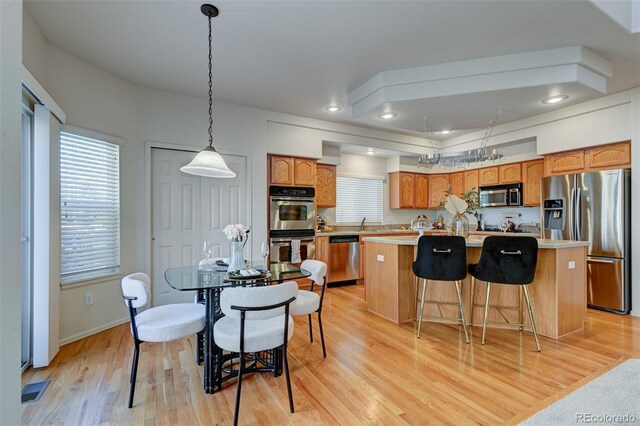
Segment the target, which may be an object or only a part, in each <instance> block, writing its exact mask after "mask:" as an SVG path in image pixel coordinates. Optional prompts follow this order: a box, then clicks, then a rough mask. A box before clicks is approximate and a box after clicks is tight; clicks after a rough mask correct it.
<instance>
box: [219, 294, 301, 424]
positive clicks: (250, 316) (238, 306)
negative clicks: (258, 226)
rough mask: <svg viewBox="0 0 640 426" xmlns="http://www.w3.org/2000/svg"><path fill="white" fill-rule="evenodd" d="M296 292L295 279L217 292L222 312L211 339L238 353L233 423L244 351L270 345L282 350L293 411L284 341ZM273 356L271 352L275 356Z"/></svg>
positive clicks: (290, 329)
mask: <svg viewBox="0 0 640 426" xmlns="http://www.w3.org/2000/svg"><path fill="white" fill-rule="evenodd" d="M297 294H298V284H296V283H295V282H287V283H283V284H278V285H272V286H266V287H232V288H226V289H225V290H224V291H223V292H222V293H221V294H220V308H221V309H222V313H223V314H224V315H225V316H224V317H222V318H220V319H219V320H218V321H216V323H215V325H214V327H213V336H214V340H215V343H216V345H217V346H218V347H219V348H220V349H222V350H226V351H229V352H234V353H237V354H238V355H239V358H240V361H239V366H238V384H237V386H238V390H237V394H236V405H235V411H234V415H233V424H234V425H237V424H238V413H239V410H240V394H241V390H242V374H243V372H244V369H245V354H247V353H250V352H262V351H267V350H271V349H276V350H279V351H281V353H282V359H283V361H284V372H285V377H286V381H287V392H288V394H289V408H290V410H291V412H292V413H293V411H294V410H293V396H292V394H291V378H290V377H289V362H288V359H287V343H288V341H289V339H291V336H293V319H292V318H291V316H290V315H289V307H290V304H291V303H292V302H293V301H294V300H295V298H296V295H297ZM275 358H276V354H275V353H274V360H275ZM219 359H221V357H219ZM221 367H222V366H219V368H221Z"/></svg>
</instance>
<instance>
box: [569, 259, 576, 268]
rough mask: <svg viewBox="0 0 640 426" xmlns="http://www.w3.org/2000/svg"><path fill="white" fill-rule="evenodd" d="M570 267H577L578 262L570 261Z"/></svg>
mask: <svg viewBox="0 0 640 426" xmlns="http://www.w3.org/2000/svg"><path fill="white" fill-rule="evenodd" d="M569 269H576V262H575V261H573V260H571V261H569Z"/></svg>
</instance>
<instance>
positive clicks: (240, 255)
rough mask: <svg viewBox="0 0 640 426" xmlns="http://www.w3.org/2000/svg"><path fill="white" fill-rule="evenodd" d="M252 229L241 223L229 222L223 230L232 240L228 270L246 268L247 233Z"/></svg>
mask: <svg viewBox="0 0 640 426" xmlns="http://www.w3.org/2000/svg"><path fill="white" fill-rule="evenodd" d="M250 230H251V228H250V227H246V226H244V225H242V224H239V223H236V224H233V223H232V224H229V225H227V226H225V227H224V229H223V230H222V232H224V235H225V236H226V237H227V240H229V241H231V247H230V253H229V267H228V268H227V272H237V271H239V270H241V269H244V268H245V263H244V245H245V244H246V242H247V234H248V233H249V231H250Z"/></svg>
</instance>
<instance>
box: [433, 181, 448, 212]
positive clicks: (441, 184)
mask: <svg viewBox="0 0 640 426" xmlns="http://www.w3.org/2000/svg"><path fill="white" fill-rule="evenodd" d="M447 189H449V175H448V174H439V175H429V208H430V209H439V208H441V207H440V202H441V201H444V197H445V192H447Z"/></svg>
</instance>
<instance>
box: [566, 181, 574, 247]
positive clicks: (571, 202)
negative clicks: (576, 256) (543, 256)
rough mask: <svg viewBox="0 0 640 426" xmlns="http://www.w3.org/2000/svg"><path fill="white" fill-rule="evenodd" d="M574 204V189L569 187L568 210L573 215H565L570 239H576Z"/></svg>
mask: <svg viewBox="0 0 640 426" xmlns="http://www.w3.org/2000/svg"><path fill="white" fill-rule="evenodd" d="M575 204H576V189H575V188H571V196H570V197H569V210H570V211H571V213H572V214H573V217H571V215H567V216H568V219H569V238H571V240H572V241H575V239H576V224H575V218H576V209H575V207H576V206H575Z"/></svg>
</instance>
